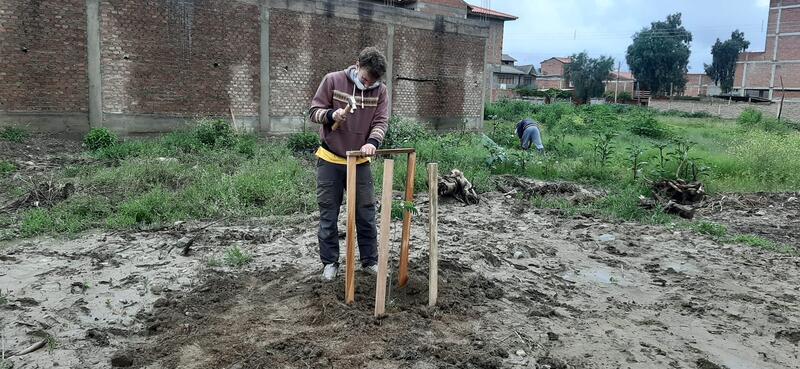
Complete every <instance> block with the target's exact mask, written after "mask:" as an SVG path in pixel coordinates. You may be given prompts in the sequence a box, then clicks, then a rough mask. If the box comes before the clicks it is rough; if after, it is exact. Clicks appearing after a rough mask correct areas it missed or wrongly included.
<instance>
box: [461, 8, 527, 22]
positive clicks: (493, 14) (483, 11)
mask: <svg viewBox="0 0 800 369" xmlns="http://www.w3.org/2000/svg"><path fill="white" fill-rule="evenodd" d="M467 9H469V12H470V13H471V14H474V15H481V16H484V17H490V18H495V19H501V20H517V19H519V18H518V17H516V16H513V15H511V14H506V13H503V12H498V11H497V10H492V9H489V8H482V7H480V6H475V5H467Z"/></svg>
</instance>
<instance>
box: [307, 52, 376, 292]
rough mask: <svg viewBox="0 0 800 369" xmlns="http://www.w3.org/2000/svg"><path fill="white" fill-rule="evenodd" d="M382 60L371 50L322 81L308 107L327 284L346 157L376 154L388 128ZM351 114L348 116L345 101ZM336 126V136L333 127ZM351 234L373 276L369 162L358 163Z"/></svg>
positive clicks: (335, 259) (332, 271) (335, 256)
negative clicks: (315, 144)
mask: <svg viewBox="0 0 800 369" xmlns="http://www.w3.org/2000/svg"><path fill="white" fill-rule="evenodd" d="M384 73H386V58H385V57H384V56H383V54H381V52H380V51H379V50H378V49H377V48H374V47H368V48H366V49H364V50H362V51H361V53H360V54H359V55H358V61H357V62H356V64H355V65H353V66H350V67H348V68H347V69H345V70H343V71H339V72H333V73H329V74H328V75H326V76H325V78H323V79H322V83H320V85H319V88H318V89H317V93H316V94H315V95H314V99H313V100H312V101H311V110H310V111H309V113H310V115H311V121H312V122H314V123H318V124H321V125H322V127H321V128H320V138H321V141H322V144H321V145H320V147H319V149H317V154H316V155H317V158H318V159H317V203H318V204H319V233H318V238H319V256H320V259H321V260H322V263H323V265H324V268H323V272H322V277H323V278H324V279H325V280H332V279H333V278H334V277H336V273H337V271H338V269H339V229H338V226H337V223H338V219H339V208H340V207H341V205H342V197H343V194H344V190H345V184H346V183H347V166H346V164H347V159H346V153H347V151H353V150H361V152H363V153H365V154H367V155H373V154H375V150H376V149H377V148H378V147H380V145H381V142H382V141H383V138H384V135H386V130H387V129H388V127H389V106H388V101H387V99H386V86H385V85H384V84H382V83H381V82H380V78H381V77H382V76H383V74H384ZM351 97H354V98H355V102H356V108H355V109H354V110H353V111H352V112H350V113H348V112H347V111H346V110H345V108H346V107H347V104H348V100H349V99H350V98H351ZM336 123H338V124H339V126H338V128H337V129H336V130H334V129H333V126H334V125H335V124H336ZM356 229H357V235H358V252H359V256H360V259H361V265H362V267H363V268H364V269H365V270H367V271H368V272H372V273H374V272H376V271H377V265H376V264H377V262H378V248H377V239H378V232H377V228H376V226H375V193H374V188H373V185H372V172H371V170H370V167H369V158H363V159H360V160H359V161H358V165H357V170H356Z"/></svg>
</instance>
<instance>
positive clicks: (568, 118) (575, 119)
mask: <svg viewBox="0 0 800 369" xmlns="http://www.w3.org/2000/svg"><path fill="white" fill-rule="evenodd" d="M553 130H554V131H559V132H563V133H574V134H582V133H585V132H586V131H587V125H586V120H585V119H583V117H582V116H580V115H579V114H576V113H570V114H566V115H562V116H561V119H559V120H558V123H556V124H555V126H554V127H553Z"/></svg>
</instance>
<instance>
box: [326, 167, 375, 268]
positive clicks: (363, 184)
mask: <svg viewBox="0 0 800 369" xmlns="http://www.w3.org/2000/svg"><path fill="white" fill-rule="evenodd" d="M356 168H357V170H356V234H357V235H358V253H359V255H360V258H361V265H363V266H370V265H374V264H376V263H377V262H378V247H377V244H378V229H377V227H376V226H375V189H374V187H373V183H372V171H371V170H370V166H369V163H364V164H361V165H358V166H356ZM346 184H347V166H346V165H341V164H332V163H328V162H327V161H324V160H322V159H317V204H319V233H318V238H319V257H320V259H321V260H322V263H323V264H332V263H338V262H339V228H338V219H339V209H340V207H341V205H342V197H343V195H344V190H345V187H346Z"/></svg>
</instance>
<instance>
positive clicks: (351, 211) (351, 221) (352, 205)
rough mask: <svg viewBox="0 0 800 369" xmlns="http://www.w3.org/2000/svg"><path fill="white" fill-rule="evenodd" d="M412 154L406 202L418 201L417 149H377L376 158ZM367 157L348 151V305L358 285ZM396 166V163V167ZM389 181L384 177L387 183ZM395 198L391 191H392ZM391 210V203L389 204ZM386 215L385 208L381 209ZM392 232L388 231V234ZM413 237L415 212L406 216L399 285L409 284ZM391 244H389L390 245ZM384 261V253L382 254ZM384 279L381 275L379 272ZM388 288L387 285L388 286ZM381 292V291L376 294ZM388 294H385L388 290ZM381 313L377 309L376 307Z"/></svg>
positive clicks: (404, 216)
mask: <svg viewBox="0 0 800 369" xmlns="http://www.w3.org/2000/svg"><path fill="white" fill-rule="evenodd" d="M400 154H408V173H407V177H406V201H414V174H415V170H416V165H417V155H416V151H415V150H414V149H386V150H376V152H375V155H400ZM366 156H367V155H366V154H364V153H362V152H361V151H348V152H347V238H346V245H347V253H346V257H345V282H344V286H345V288H344V295H345V298H344V299H345V303H347V304H348V305H349V304H352V303H353V302H355V297H356V283H355V267H356V266H355V264H356V249H355V233H356V232H355V230H356V161H357V159H358V158H363V157H366ZM393 164H394V163H392V166H394V165H393ZM385 180H386V179H385V178H384V181H385ZM390 197H391V192H390ZM385 205H388V208H389V210H390V211H391V206H392V205H391V201H390V202H389V203H388V204H384V206H385ZM381 211H382V212H383V209H382V210H381ZM387 232H388V231H387ZM410 236H411V212H410V211H406V212H405V213H404V214H403V233H402V242H401V245H400V271H399V273H398V274H399V278H400V283H399V285H400V286H401V287H402V286H405V284H406V283H408V255H409V248H410ZM387 245H388V242H387ZM378 256H379V258H380V253H379V255H378ZM386 256H387V268H388V253H387V255H386ZM378 268H379V269H380V266H379V267H378ZM379 276H380V273H379ZM384 286H385V283H384ZM376 292H377V291H376ZM384 293H385V291H384ZM376 313H377V306H376Z"/></svg>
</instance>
